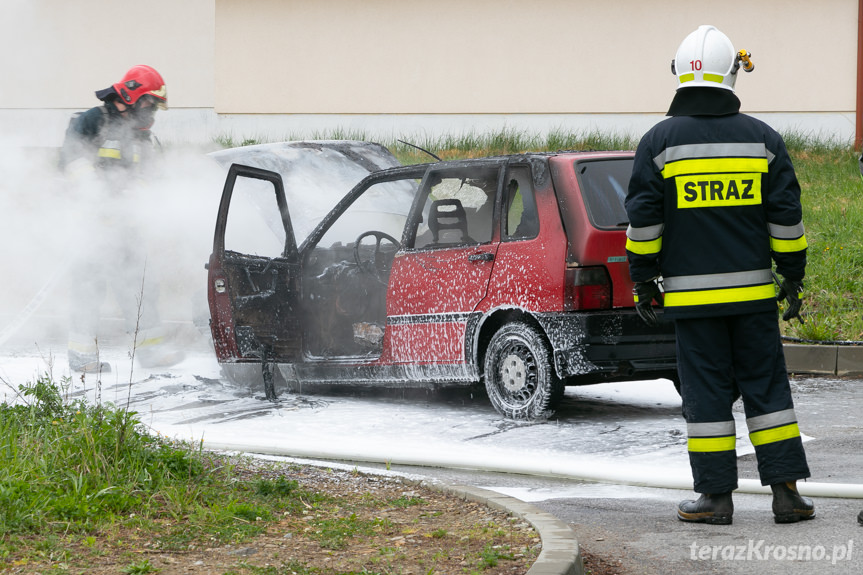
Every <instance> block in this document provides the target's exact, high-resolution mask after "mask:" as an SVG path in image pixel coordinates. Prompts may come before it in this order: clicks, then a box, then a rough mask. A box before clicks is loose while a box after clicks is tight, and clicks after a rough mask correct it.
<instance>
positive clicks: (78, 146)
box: [60, 64, 168, 173]
mask: <svg viewBox="0 0 863 575" xmlns="http://www.w3.org/2000/svg"><path fill="white" fill-rule="evenodd" d="M96 97H97V98H99V99H100V100H102V102H103V104H102V105H101V106H96V107H94V108H91V109H89V110H87V111H86V112H84V113H81V114H77V115H75V116H74V117H73V118H72V121H71V122H70V123H69V128H68V130H67V131H66V138H65V141H64V142H63V147H62V149H61V151H60V167H61V168H62V169H64V170H67V172H69V171H71V172H73V173H74V172H75V171H76V170H89V169H113V168H122V169H129V168H131V167H134V166H135V165H136V164H140V163H141V162H142V161H143V160H144V159H145V157H146V155H147V154H148V153H150V152H151V151H152V148H153V144H154V141H153V135H152V134H151V133H150V128H151V127H152V125H153V122H154V121H155V115H156V110H159V109H162V110H164V109H167V107H168V94H167V90H166V89H165V81H164V80H163V79H162V76H161V75H160V74H159V73H158V72H157V71H156V70H155V69H153V68H152V67H150V66H146V65H143V64H142V65H138V66H133V67H132V68H131V69H129V71H128V72H126V74H125V76H123V79H122V80H120V81H119V82H117V83H116V84H113V85H111V86H109V87H108V88H105V89H104V90H98V91H97V92H96Z"/></svg>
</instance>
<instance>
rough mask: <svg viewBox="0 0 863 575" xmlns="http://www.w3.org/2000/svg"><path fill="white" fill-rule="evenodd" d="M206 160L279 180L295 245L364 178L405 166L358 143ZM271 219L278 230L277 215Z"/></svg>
mask: <svg viewBox="0 0 863 575" xmlns="http://www.w3.org/2000/svg"><path fill="white" fill-rule="evenodd" d="M208 155H209V156H210V157H211V158H213V159H214V160H215V161H216V162H217V163H219V164H220V165H221V166H222V167H224V168H225V169H227V168H229V167H230V166H231V164H243V165H246V166H252V167H255V168H261V169H264V170H270V171H272V172H276V173H278V174H281V176H282V181H283V182H284V186H285V196H286V199H287V202H288V207H289V210H290V213H291V223H292V224H293V228H294V234H295V236H296V241H297V244H300V243H302V242H303V240H304V239H305V238H306V237H307V236H308V235H309V233H311V231H312V230H313V229H314V228H315V226H317V225H318V223H319V222H320V221H321V219H323V217H324V216H326V215H327V214H328V213H329V212H330V211H331V210H332V209H333V207H334V206H335V205H336V203H338V201H339V200H341V199H342V198H343V197H344V196H345V195H346V194H347V193H348V192H349V191H350V190H351V189H352V188H353V187H354V186H355V185H356V184H357V183H358V182H359V181H360V180H362V179H363V178H364V177H365V176H367V175H368V174H370V173H371V172H375V171H377V170H381V169H384V168H392V167H397V166H400V165H401V164H400V163H399V161H398V159H396V157H395V156H394V155H393V154H392V152H390V151H389V150H388V149H386V148H385V147H384V146H382V145H380V144H375V143H373V142H363V141H358V140H314V141H293V142H278V143H273V144H259V145H256V146H242V147H239V148H230V149H227V150H220V151H218V152H211V153H210V154H208ZM261 200H262V204H261V207H262V208H263V207H264V205H265V204H264V203H263V201H264V200H265V198H261ZM266 205H267V206H269V203H267V204H266ZM271 217H272V218H273V219H274V221H273V224H274V225H276V226H280V224H278V223H277V222H278V218H279V214H277V213H274V214H272V215H271Z"/></svg>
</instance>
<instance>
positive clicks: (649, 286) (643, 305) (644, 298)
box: [632, 280, 662, 327]
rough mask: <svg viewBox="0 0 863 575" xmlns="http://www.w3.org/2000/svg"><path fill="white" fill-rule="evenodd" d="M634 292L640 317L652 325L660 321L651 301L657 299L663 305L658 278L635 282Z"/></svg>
mask: <svg viewBox="0 0 863 575" xmlns="http://www.w3.org/2000/svg"><path fill="white" fill-rule="evenodd" d="M632 293H633V294H634V295H635V311H636V312H638V317H640V318H641V320H642V321H643V322H644V323H646V324H647V325H649V326H650V327H653V326H655V325H656V324H657V323H659V320H657V319H656V312H655V311H653V306H652V305H651V302H653V300H654V299H656V303H658V304H659V306H660V307H662V297H661V296H660V292H659V285H658V284H657V283H656V280H650V281H646V282H635V286H633V288H632Z"/></svg>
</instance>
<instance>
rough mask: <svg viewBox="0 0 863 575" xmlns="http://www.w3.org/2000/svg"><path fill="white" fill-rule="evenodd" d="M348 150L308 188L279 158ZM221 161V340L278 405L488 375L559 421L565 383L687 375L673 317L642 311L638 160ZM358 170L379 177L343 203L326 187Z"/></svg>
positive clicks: (628, 155) (234, 363)
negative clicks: (280, 398) (303, 392)
mask: <svg viewBox="0 0 863 575" xmlns="http://www.w3.org/2000/svg"><path fill="white" fill-rule="evenodd" d="M273 146H275V147H273ZM339 146H341V159H340V160H339V161H337V162H335V164H333V165H331V166H330V167H328V168H327V167H324V165H323V164H320V165H318V164H314V162H312V164H313V165H315V166H317V168H316V169H312V170H311V171H310V172H308V175H307V176H305V177H297V176H296V174H295V173H294V170H295V169H296V164H297V162H296V161H295V162H293V163H292V162H279V161H278V154H279V151H280V150H281V151H284V150H285V149H290V150H291V154H293V155H295V156H297V157H303V155H304V154H307V155H310V157H312V158H313V159H314V158H315V157H317V156H319V155H321V154H324V153H325V152H327V153H330V154H332V153H333V150H336V149H338V148H339ZM351 147H353V148H351ZM350 149H354V152H352V154H353V155H351V153H348V152H349V150H350ZM356 150H362V151H363V154H357V153H356ZM219 154H222V155H221V156H220V157H218V158H217V159H218V160H219V161H221V162H222V163H223V164H225V165H226V166H227V164H228V163H230V164H231V165H230V169H229V172H228V177H227V181H226V182H225V187H224V191H223V195H222V201H221V205H220V209H219V215H218V221H217V223H216V233H215V239H214V242H213V253H212V255H211V256H210V261H209V264H208V269H209V287H208V298H209V305H210V314H211V329H212V335H213V340H214V344H215V349H216V354H217V356H218V360H219V362H220V363H221V365H222V367H223V370H224V372H225V373H226V375H227V376H228V377H229V378H230V379H232V380H237V381H245V382H257V383H253V384H255V385H262V384H263V386H264V390H265V392H266V395H267V397H268V398H270V399H274V398H275V397H276V388H277V384H278V386H281V385H287V386H288V387H289V388H290V387H293V386H295V385H297V384H345V383H350V384H361V385H380V386H396V387H399V386H429V387H435V386H444V385H474V384H477V383H480V382H481V383H483V384H484V385H485V389H486V391H487V393H488V397H489V399H490V400H491V403H492V405H493V406H494V407H495V409H496V410H497V411H498V412H500V413H501V414H502V415H504V416H506V417H510V418H514V419H541V418H545V417H548V415H549V414H550V413H552V411H553V410H554V407H555V404H556V403H557V402H558V401H559V400H560V399H561V397H562V396H563V392H564V387H565V386H574V385H585V384H591V383H600V382H607V381H613V380H624V379H656V378H663V377H664V378H668V379H671V380H672V381H676V379H677V373H676V360H675V336H674V328H673V324H671V323H670V322H662V321H660V324H659V326H658V327H655V328H650V327H648V326H646V325H645V324H644V323H643V322H642V321H641V320H640V319H639V318H638V316H637V314H636V313H635V308H634V303H633V296H632V281H631V280H630V278H629V271H628V266H627V262H626V251H625V249H624V246H625V243H626V237H625V233H626V227H627V218H626V212H625V210H624V207H623V198H624V196H625V194H626V189H627V184H628V181H629V175H630V171H631V167H632V157H633V153H632V152H557V153H530V154H518V155H509V156H499V157H490V158H481V159H471V160H459V161H447V162H437V163H430V164H422V165H414V166H400V165H398V162H397V161H395V159H394V158H392V157H391V155H389V153H388V152H387V151H386V150H385V149H384V148H382V147H380V146H377V145H374V144H366V143H359V142H302V143H291V144H279V145H269V146H256V147H252V148H250V149H246V150H245V151H236V150H235V151H229V152H224V153H222V152H220V153H219ZM217 155H218V154H217ZM372 156H373V157H374V158H375V159H374V161H371V160H369V158H370V157H372ZM239 160H246V161H244V162H243V163H239ZM340 162H341V163H340ZM352 162H353V164H351V163H352ZM348 164H351V166H352V169H354V168H357V166H360V168H361V169H362V170H365V172H366V173H367V175H366V176H365V177H363V178H362V180H361V181H359V183H358V184H356V185H355V186H354V187H353V189H351V190H350V191H349V192H348V193H347V194H346V195H344V196H343V197H341V198H340V199H338V200H336V199H335V198H334V197H332V190H331V186H327V185H326V181H327V180H328V179H329V178H332V177H333V173H334V172H335V171H338V170H341V169H343V168H344V167H345V166H346V165H348ZM264 168H268V169H264ZM328 170H330V171H328ZM321 181H323V182H324V185H323V186H322V189H323V190H324V191H320V190H314V189H313V187H312V188H310V187H309V186H310V185H311V184H315V185H317V184H320V182H321ZM286 182H289V183H286ZM342 189H346V188H342ZM327 190H329V191H327ZM328 194H329V195H328ZM318 198H330V199H325V200H324V202H323V203H324V204H325V205H318V206H315V205H314V204H315V202H316V200H317V199H318ZM309 206H313V207H312V208H310V207H309ZM257 220H260V221H259V222H258V223H255V222H256V221H257ZM300 228H302V229H300ZM659 315H660V318H661V310H660V312H659Z"/></svg>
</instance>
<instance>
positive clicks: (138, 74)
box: [113, 64, 168, 110]
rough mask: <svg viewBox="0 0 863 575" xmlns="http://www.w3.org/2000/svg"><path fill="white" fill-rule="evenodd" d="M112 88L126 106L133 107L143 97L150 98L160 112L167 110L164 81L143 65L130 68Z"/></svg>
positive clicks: (150, 68)
mask: <svg viewBox="0 0 863 575" xmlns="http://www.w3.org/2000/svg"><path fill="white" fill-rule="evenodd" d="M113 88H114V91H115V92H116V93H117V95H118V96H119V97H120V101H121V102H123V103H124V104H126V105H127V106H134V105H135V103H136V102H137V101H138V100H140V99H141V97H143V96H152V98H153V100H154V102H155V104H156V106H158V107H159V108H160V109H162V110H166V109H167V108H168V91H167V90H166V89H165V81H164V80H163V79H162V76H161V75H160V74H159V73H158V72H157V71H156V70H154V69H153V68H152V67H150V66H147V65H145V64H139V65H138V66H133V67H132V68H130V69H129V71H128V72H126V75H125V76H123V79H122V80H120V81H119V82H117V83H116V84H114V86H113Z"/></svg>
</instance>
